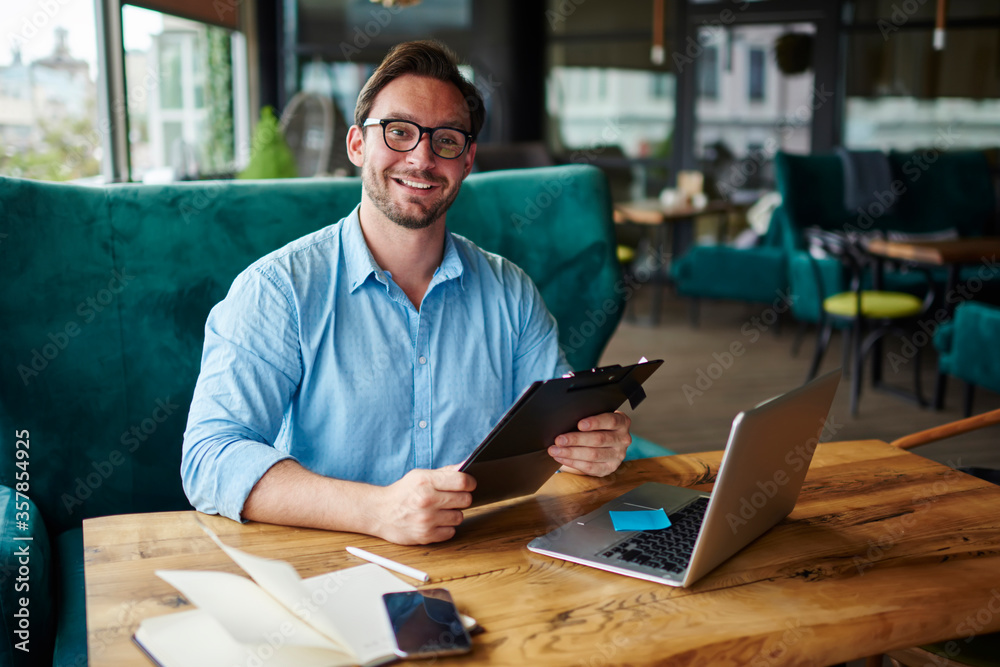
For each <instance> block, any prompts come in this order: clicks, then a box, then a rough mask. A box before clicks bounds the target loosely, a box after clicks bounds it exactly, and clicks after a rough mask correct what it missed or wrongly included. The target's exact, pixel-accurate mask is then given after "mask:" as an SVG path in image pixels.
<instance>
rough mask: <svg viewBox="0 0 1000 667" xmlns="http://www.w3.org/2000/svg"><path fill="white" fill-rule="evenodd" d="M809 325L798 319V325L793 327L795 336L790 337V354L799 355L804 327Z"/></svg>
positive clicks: (804, 335)
mask: <svg viewBox="0 0 1000 667" xmlns="http://www.w3.org/2000/svg"><path fill="white" fill-rule="evenodd" d="M808 326H809V325H808V324H806V323H805V322H804V321H802V320H799V325H798V326H797V327H796V328H795V338H794V339H792V356H793V357H797V356H799V350H800V349H802V339H803V338H805V337H806V327H808Z"/></svg>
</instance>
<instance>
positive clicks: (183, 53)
mask: <svg viewBox="0 0 1000 667" xmlns="http://www.w3.org/2000/svg"><path fill="white" fill-rule="evenodd" d="M122 26H123V33H124V38H125V79H126V81H125V83H126V89H127V92H128V115H129V161H130V165H131V172H132V173H131V179H132V180H137V181H138V180H141V181H147V182H149V181H171V180H184V179H192V178H203V177H213V176H227V175H231V174H232V173H234V172H235V171H237V170H238V168H239V167H240V166H241V165H239V164H238V163H237V147H238V146H237V144H238V141H239V140H240V137H241V136H242V133H241V132H238V131H237V128H238V127H240V126H243V125H245V124H246V122H247V121H246V115H247V108H246V107H247V104H246V98H245V95H242V94H239V85H238V77H239V72H241V71H242V70H244V69H245V65H244V64H243V63H242V62H241V59H242V53H243V49H242V48H240V44H239V43H238V41H239V34H238V33H234V32H232V31H230V30H226V29H225V28H220V27H216V26H210V25H207V24H205V23H200V22H197V21H190V20H187V19H183V18H179V17H176V16H171V15H170V14H163V13H160V12H154V11H150V10H147V9H140V8H138V7H133V6H128V5H127V6H125V7H124V9H123V11H122ZM234 42H237V43H236V44H235V45H234ZM244 141H245V140H244Z"/></svg>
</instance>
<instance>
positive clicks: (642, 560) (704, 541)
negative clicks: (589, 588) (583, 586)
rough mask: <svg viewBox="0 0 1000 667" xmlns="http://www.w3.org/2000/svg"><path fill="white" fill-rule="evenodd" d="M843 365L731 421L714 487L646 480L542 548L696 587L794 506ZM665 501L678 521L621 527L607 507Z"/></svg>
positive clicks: (538, 542)
mask: <svg viewBox="0 0 1000 667" xmlns="http://www.w3.org/2000/svg"><path fill="white" fill-rule="evenodd" d="M839 382H840V370H839V369H838V370H835V371H832V372H830V373H827V374H826V375H823V376H821V377H818V378H816V379H815V380H813V381H812V382H809V383H807V384H805V385H803V386H801V387H799V388H798V389H794V390H792V391H790V392H788V393H787V394H782V395H780V396H777V397H775V398H772V399H770V400H768V401H765V402H764V403H761V404H760V405H758V406H756V407H754V408H753V409H751V410H747V411H745V412H741V413H740V414H738V415H737V416H736V419H734V420H733V427H732V429H731V430H730V432H729V442H728V443H727V444H726V451H725V452H724V453H723V456H722V463H721V464H720V465H719V474H718V476H717V477H716V481H715V487H714V490H713V492H712V493H707V492H704V491H695V490H693V489H688V488H683V487H678V486H671V485H668V484H659V483H656V482H647V483H645V484H642V485H641V486H638V487H636V488H634V489H632V490H631V491H629V492H627V493H625V494H624V495H622V496H619V497H618V498H615V499H614V500H612V501H610V502H608V503H605V504H604V505H603V506H601V507H600V508H598V509H597V510H594V511H593V512H591V513H590V514H587V515H586V516H582V517H580V518H579V519H576V520H574V521H570V522H569V523H567V524H565V525H563V526H561V527H560V528H557V529H556V530H554V531H552V532H551V533H549V534H547V535H543V536H542V537H538V538H535V539H534V540H532V541H531V542H530V543H529V544H528V549H530V550H531V551H534V552H536V553H540V554H544V555H546V556H552V557H554V558H561V559H563V560H568V561H572V562H574V563H579V564H581V565H589V566H590V567H596V568H599V569H602V570H607V571H608V572H615V573H617V574H624V575H626V576H629V577H638V578H639V579H646V580H648V581H653V582H656V583H661V584H667V585H670V586H690V585H691V584H693V583H694V582H695V581H697V580H698V579H700V578H701V577H702V576H704V575H706V574H708V573H709V572H710V571H712V570H713V569H715V568H716V567H717V566H718V565H720V564H722V562H723V561H725V560H727V559H728V558H729V557H730V556H732V555H734V554H735V553H736V552H738V551H739V550H740V549H742V548H743V547H745V546H746V545H748V544H750V542H752V541H754V540H755V539H757V538H758V537H760V536H761V535H762V534H763V533H764V532H766V531H767V530H769V529H770V528H771V527H772V526H774V525H775V524H776V523H778V522H779V521H781V520H782V519H784V518H785V517H786V516H788V514H789V513H790V512H791V511H792V508H793V507H794V506H795V501H796V500H797V499H798V496H799V491H800V490H801V489H802V482H803V480H804V479H805V476H806V472H807V471H808V469H809V463H810V462H811V461H812V456H813V452H814V451H815V448H816V444H817V443H818V442H819V439H820V437H821V435H822V432H823V429H824V428H825V426H826V418H827V415H828V414H829V412H830V406H831V405H832V404H833V397H834V394H836V392H837V385H838V384H839ZM661 508H662V509H663V510H664V511H665V512H666V514H667V517H668V518H669V519H670V523H671V525H670V526H669V527H667V528H663V529H659V530H637V531H616V530H615V528H614V525H613V523H612V520H611V516H610V514H609V512H612V511H636V510H658V509H661Z"/></svg>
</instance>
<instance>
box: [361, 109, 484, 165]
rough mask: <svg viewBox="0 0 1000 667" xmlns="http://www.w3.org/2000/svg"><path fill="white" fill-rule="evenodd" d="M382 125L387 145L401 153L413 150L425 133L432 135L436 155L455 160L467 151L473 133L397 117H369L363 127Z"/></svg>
mask: <svg viewBox="0 0 1000 667" xmlns="http://www.w3.org/2000/svg"><path fill="white" fill-rule="evenodd" d="M372 125H381V126H382V138H383V139H384V140H385V145H386V146H388V147H389V148H391V149H392V150H394V151H397V152H399V153H407V152H409V151H412V150H413V149H414V148H416V147H417V144H419V143H420V140H421V139H422V138H423V136H424V134H427V135H430V141H431V150H432V151H434V155H437V156H438V157H443V158H444V159H446V160H454V159H455V158H457V157H459V156H461V155H462V153H464V152H465V148H466V147H467V146H468V145H469V143H470V142H471V141H472V135H471V134H469V133H468V132H466V131H465V130H459V129H457V128H454V127H424V126H423V125H417V124H416V123H413V122H410V121H408V120H397V119H395V118H369V119H368V120H366V121H365V122H364V124H362V126H361V127H370V126H372Z"/></svg>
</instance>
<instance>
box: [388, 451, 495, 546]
mask: <svg viewBox="0 0 1000 667" xmlns="http://www.w3.org/2000/svg"><path fill="white" fill-rule="evenodd" d="M475 487H476V481H475V479H474V478H472V477H471V476H470V475H467V474H465V473H461V472H458V471H457V470H445V469H441V470H411V471H410V472H408V473H407V474H406V475H404V476H403V478H402V479H401V480H399V481H398V482H396V483H395V484H391V485H389V486H388V487H386V489H385V493H386V494H387V497H386V500H385V502H384V504H383V509H384V512H383V513H382V515H381V516H382V517H383V521H382V522H381V526H380V527H379V529H378V531H377V534H379V536H381V537H383V538H385V539H387V540H389V541H390V542H395V543H397V544H430V543H432V542H440V541H443V540H447V539H450V538H451V537H453V536H454V535H455V526H458V525H459V524H461V523H462V519H463V518H464V517H463V514H462V512H461V510H462V509H464V508H466V507H468V506H469V505H471V504H472V494H471V491H472V490H473V489H474V488H475Z"/></svg>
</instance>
